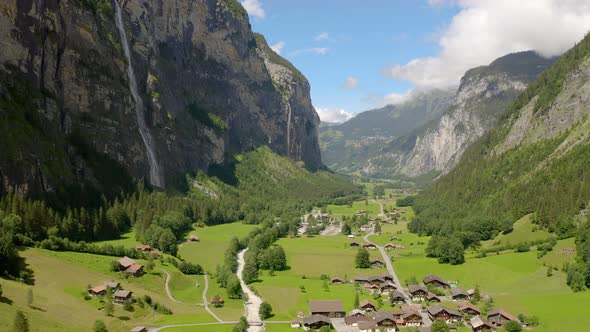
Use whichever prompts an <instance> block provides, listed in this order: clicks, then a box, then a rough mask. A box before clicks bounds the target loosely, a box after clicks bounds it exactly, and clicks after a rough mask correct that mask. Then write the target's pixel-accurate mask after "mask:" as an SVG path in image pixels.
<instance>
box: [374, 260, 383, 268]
mask: <svg viewBox="0 0 590 332" xmlns="http://www.w3.org/2000/svg"><path fill="white" fill-rule="evenodd" d="M384 266H385V263H383V261H382V260H380V259H374V260H372V261H371V267H374V268H382V267H384Z"/></svg>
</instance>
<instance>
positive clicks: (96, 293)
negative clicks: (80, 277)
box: [88, 285, 107, 296]
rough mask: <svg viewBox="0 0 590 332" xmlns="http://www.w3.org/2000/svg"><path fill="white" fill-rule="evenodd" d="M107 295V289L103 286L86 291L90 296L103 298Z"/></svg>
mask: <svg viewBox="0 0 590 332" xmlns="http://www.w3.org/2000/svg"><path fill="white" fill-rule="evenodd" d="M106 293H107V287H106V286H105V285H99V286H95V287H92V288H90V289H89V290H88V294H90V296H104V295H106Z"/></svg>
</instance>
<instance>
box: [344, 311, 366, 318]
mask: <svg viewBox="0 0 590 332" xmlns="http://www.w3.org/2000/svg"><path fill="white" fill-rule="evenodd" d="M346 317H365V313H364V312H363V311H362V310H360V309H354V310H352V311H351V312H349V313H348V315H347V316H346Z"/></svg>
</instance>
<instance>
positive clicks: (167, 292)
mask: <svg viewBox="0 0 590 332" xmlns="http://www.w3.org/2000/svg"><path fill="white" fill-rule="evenodd" d="M162 271H164V273H166V294H168V297H169V298H170V300H171V301H172V302H176V303H184V302H182V301H178V300H177V299H175V298H174V296H172V292H170V287H169V286H168V284H169V283H170V278H172V277H171V276H170V273H168V271H166V270H164V269H162Z"/></svg>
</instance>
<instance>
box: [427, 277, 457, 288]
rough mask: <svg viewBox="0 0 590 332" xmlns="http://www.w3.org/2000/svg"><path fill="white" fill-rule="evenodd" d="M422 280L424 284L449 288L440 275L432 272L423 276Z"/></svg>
mask: <svg viewBox="0 0 590 332" xmlns="http://www.w3.org/2000/svg"><path fill="white" fill-rule="evenodd" d="M422 281H423V282H424V284H425V285H432V286H435V287H441V288H451V285H450V284H449V283H448V282H447V281H446V280H443V279H442V278H441V277H439V276H435V275H434V274H429V275H427V276H425V277H424V278H423V279H422Z"/></svg>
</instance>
